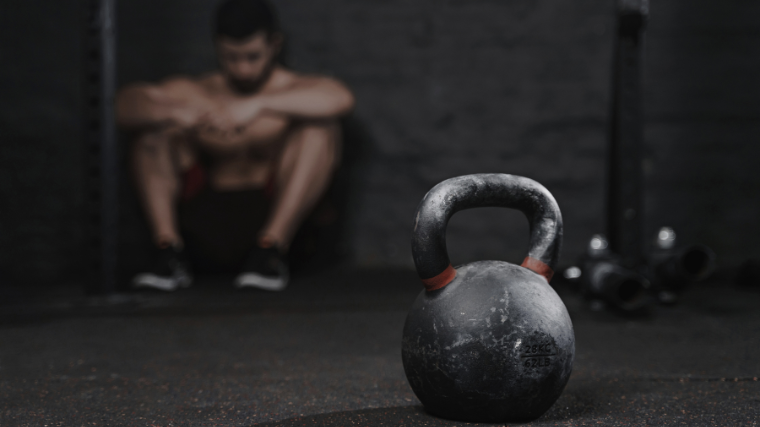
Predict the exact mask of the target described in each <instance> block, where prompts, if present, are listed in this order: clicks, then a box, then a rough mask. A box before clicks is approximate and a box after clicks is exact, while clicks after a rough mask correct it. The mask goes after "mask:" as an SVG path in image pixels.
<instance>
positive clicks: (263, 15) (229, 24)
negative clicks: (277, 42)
mask: <svg viewBox="0 0 760 427" xmlns="http://www.w3.org/2000/svg"><path fill="white" fill-rule="evenodd" d="M214 23H215V25H214V35H215V36H217V37H219V36H222V37H229V38H231V39H235V40H244V39H247V38H248V37H250V36H252V35H254V34H256V33H258V32H259V31H264V32H266V34H267V37H271V36H272V35H273V34H275V33H279V32H280V23H279V21H278V19H277V14H276V13H275V10H274V7H272V5H271V4H270V3H269V2H268V1H266V0H225V1H223V2H222V3H221V4H219V6H218V7H217V9H216V19H215V20H214Z"/></svg>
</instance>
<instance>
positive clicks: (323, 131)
mask: <svg viewBox="0 0 760 427" xmlns="http://www.w3.org/2000/svg"><path fill="white" fill-rule="evenodd" d="M295 132H296V134H295V135H294V140H297V141H298V143H299V144H308V145H310V146H311V147H313V148H317V149H318V150H319V151H320V152H321V153H322V154H324V155H327V156H328V157H330V158H331V159H332V163H337V162H338V160H339V158H340V144H341V138H340V135H341V132H340V122H338V121H337V120H325V121H319V122H309V123H305V124H302V125H300V126H299V127H298V128H297V129H296V131H295Z"/></svg>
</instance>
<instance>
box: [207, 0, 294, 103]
mask: <svg viewBox="0 0 760 427" xmlns="http://www.w3.org/2000/svg"><path fill="white" fill-rule="evenodd" d="M214 42H215V44H216V51H217V56H218V59H219V66H220V68H221V69H222V73H223V74H224V76H225V77H226V78H227V81H228V82H229V83H230V85H231V86H232V87H233V88H234V89H235V90H237V91H239V92H242V93H250V92H254V91H256V90H257V89H258V88H259V87H260V86H261V84H262V83H264V81H266V79H267V77H268V76H269V72H270V71H271V69H272V66H273V65H274V64H275V63H276V60H277V55H278V54H279V53H280V48H281V47H282V33H281V32H280V26H279V23H278V21H277V16H276V15H275V13H274V9H273V8H272V6H271V5H270V4H269V3H268V2H267V1H266V0H226V1H224V2H222V3H221V4H220V5H219V8H218V9H217V11H216V21H215V28H214Z"/></svg>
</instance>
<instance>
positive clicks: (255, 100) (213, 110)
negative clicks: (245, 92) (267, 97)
mask: <svg viewBox="0 0 760 427" xmlns="http://www.w3.org/2000/svg"><path fill="white" fill-rule="evenodd" d="M263 110H264V103H263V102H262V99H261V97H252V98H247V99H244V100H234V101H227V102H225V103H221V102H214V103H212V104H210V105H209V109H208V112H207V113H206V114H205V115H203V117H201V118H200V120H199V125H200V126H202V127H213V128H216V129H217V130H219V131H221V132H231V131H240V130H241V129H244V128H245V127H246V126H247V125H248V124H250V123H251V122H253V121H254V120H256V119H257V118H258V117H259V116H260V115H261V113H262V112H263Z"/></svg>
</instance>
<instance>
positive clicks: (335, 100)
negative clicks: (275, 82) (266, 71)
mask: <svg viewBox="0 0 760 427" xmlns="http://www.w3.org/2000/svg"><path fill="white" fill-rule="evenodd" d="M353 107H354V95H353V94H352V93H351V91H350V90H349V89H348V88H347V87H346V86H345V85H343V84H342V83H341V82H339V81H337V80H335V79H331V78H329V77H297V78H295V79H294V81H293V82H292V83H291V84H289V85H287V86H285V87H284V88H282V89H280V90H277V91H273V92H270V93H262V94H259V95H256V96H253V97H250V98H247V99H243V100H240V101H238V102H236V103H235V104H234V105H232V106H230V108H231V110H232V111H231V112H232V114H233V115H234V117H235V121H236V122H237V123H248V122H250V121H251V120H253V119H255V118H256V117H258V116H259V115H260V114H264V113H269V114H277V115H284V116H289V117H293V118H297V119H305V120H324V119H337V118H339V117H341V116H343V115H345V114H348V113H349V112H350V111H351V109H353Z"/></svg>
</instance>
